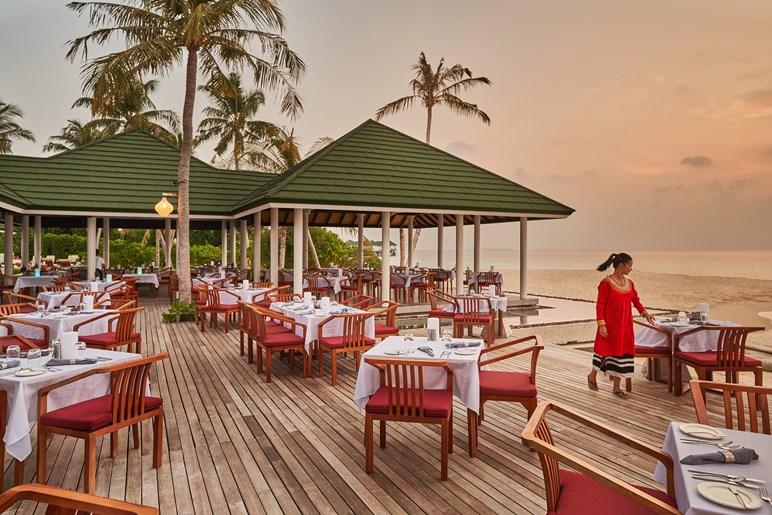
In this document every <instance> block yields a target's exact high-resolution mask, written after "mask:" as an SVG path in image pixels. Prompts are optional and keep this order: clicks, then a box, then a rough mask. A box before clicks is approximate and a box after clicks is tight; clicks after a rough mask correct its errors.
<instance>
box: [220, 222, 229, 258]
mask: <svg viewBox="0 0 772 515" xmlns="http://www.w3.org/2000/svg"><path fill="white" fill-rule="evenodd" d="M220 249H221V251H222V257H220V264H221V265H222V266H227V265H228V222H226V221H225V220H223V221H221V222H220Z"/></svg>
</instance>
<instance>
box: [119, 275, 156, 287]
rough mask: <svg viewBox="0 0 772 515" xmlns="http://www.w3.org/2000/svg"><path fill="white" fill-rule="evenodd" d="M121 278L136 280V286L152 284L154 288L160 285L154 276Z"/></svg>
mask: <svg viewBox="0 0 772 515" xmlns="http://www.w3.org/2000/svg"><path fill="white" fill-rule="evenodd" d="M122 277H128V278H132V277H133V278H134V279H136V280H137V284H152V285H153V286H155V287H156V288H158V286H159V285H160V282H159V281H158V276H157V275H156V274H123V276H122Z"/></svg>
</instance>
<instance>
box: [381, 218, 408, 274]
mask: <svg viewBox="0 0 772 515" xmlns="http://www.w3.org/2000/svg"><path fill="white" fill-rule="evenodd" d="M383 248H384V249H386V250H384V251H383V252H391V242H390V241H384V242H383ZM405 263H407V238H406V237H405V229H404V228H403V227H400V229H399V266H407V265H405Z"/></svg>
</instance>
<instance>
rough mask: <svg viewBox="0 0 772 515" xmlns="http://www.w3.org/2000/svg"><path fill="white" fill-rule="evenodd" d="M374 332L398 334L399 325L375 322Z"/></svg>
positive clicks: (377, 333)
mask: <svg viewBox="0 0 772 515" xmlns="http://www.w3.org/2000/svg"><path fill="white" fill-rule="evenodd" d="M375 334H376V335H379V334H399V327H397V326H395V325H386V324H375Z"/></svg>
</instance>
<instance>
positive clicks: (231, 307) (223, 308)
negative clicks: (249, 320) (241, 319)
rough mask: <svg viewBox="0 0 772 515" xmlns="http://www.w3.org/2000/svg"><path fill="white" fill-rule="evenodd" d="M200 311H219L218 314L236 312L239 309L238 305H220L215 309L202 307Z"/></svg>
mask: <svg viewBox="0 0 772 515" xmlns="http://www.w3.org/2000/svg"><path fill="white" fill-rule="evenodd" d="M201 309H203V310H204V311H220V312H223V311H236V310H238V309H239V305H238V304H220V305H219V306H218V307H217V308H215V307H214V306H204V307H202V308H201Z"/></svg>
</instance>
